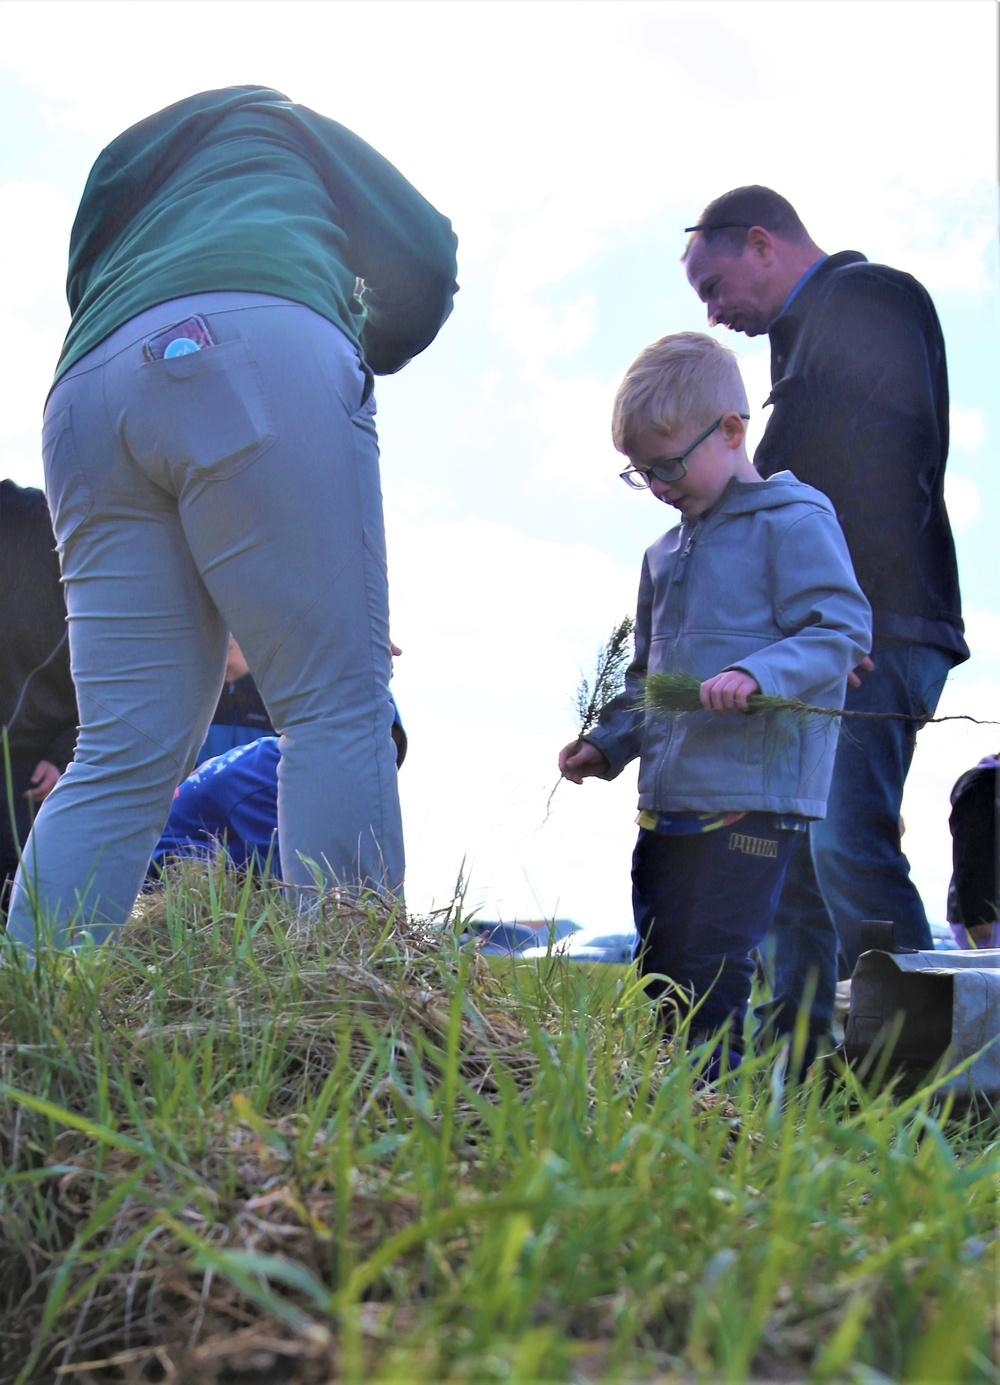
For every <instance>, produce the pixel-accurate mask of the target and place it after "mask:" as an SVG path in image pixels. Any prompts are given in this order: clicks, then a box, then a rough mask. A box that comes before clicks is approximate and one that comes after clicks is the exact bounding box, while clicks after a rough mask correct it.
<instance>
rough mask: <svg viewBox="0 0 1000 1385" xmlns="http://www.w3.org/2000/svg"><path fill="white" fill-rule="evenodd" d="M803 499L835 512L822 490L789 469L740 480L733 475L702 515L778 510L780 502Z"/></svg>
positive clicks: (713, 516) (785, 502)
mask: <svg viewBox="0 0 1000 1385" xmlns="http://www.w3.org/2000/svg"><path fill="white" fill-rule="evenodd" d="M803 502H806V503H808V504H810V505H814V506H815V507H816V508H817V509H820V510H825V511H826V512H827V514H831V515H832V514H834V508H833V506H832V505H831V504H830V502H829V500H828V499H827V498H826V496H825V495H823V493H822V492H821V491H817V490H816V489H815V488H814V487H813V486H807V485H806V484H805V482H804V481H799V480H798V479H797V478H796V477H795V476H793V475H792V473H791V472H790V471H776V472H775V473H774V475H773V476H769V477H768V478H767V480H766V481H740V480H739V479H738V478H737V477H735V476H734V477H733V479H732V480H731V481H730V482H729V485H728V486H727V487H726V489H725V490H724V491H723V492H722V495H721V496H720V497H719V499H718V500H717V501H716V503H715V505H713V507H712V508H711V510H709V511H708V513H707V514H706V515H705V516H704V519H705V520H709V519H715V518H716V517H717V516H722V515H749V514H755V513H756V512H757V511H758V510H778V509H780V508H781V507H782V506H783V505H800V504H802V503H803Z"/></svg>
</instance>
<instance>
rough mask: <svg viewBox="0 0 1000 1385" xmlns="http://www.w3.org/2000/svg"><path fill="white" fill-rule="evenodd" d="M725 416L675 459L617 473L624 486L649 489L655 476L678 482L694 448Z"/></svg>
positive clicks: (633, 467) (659, 478) (684, 472)
mask: <svg viewBox="0 0 1000 1385" xmlns="http://www.w3.org/2000/svg"><path fill="white" fill-rule="evenodd" d="M725 416H726V415H725V414H720V415H719V417H718V418H717V419H716V420H715V422H714V423H712V424H710V425H709V426H708V427H707V428H706V429H705V431H704V433H699V434H698V436H697V437H696V438H695V440H694V442H693V443H691V444H690V446H689V447H685V449H684V451H683V452H678V453H677V455H676V456H675V457H660V458H658V459H657V461H655V462H653V463H652V465H651V466H643V467H639V466H630V467H626V468H625V470H624V471H621V472H619V473H618V474H619V475H620V476H621V478H622V480H623V481H624V482H625V484H626V486H631V487H632V489H633V490H634V491H643V490H648V489H649V484H650V477H651V476H655V477H656V479H657V480H658V481H666V482H670V481H679V480H680V479H681V478H682V477H683V476H686V475H687V459H688V457H690V455H691V453H692V452H693V451H694V450H695V448H696V447H700V446H701V444H702V443H703V442H704V441H705V439H706V438H708V437H711V435H712V434H713V433H714V432H715V430H716V428H718V426H719V424H720V423H721V422H722V420H723V419H724V418H725ZM740 418H742V419H743V421H744V422H745V423H746V422H748V421H749V419H750V415H749V414H740Z"/></svg>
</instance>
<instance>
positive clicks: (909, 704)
mask: <svg viewBox="0 0 1000 1385" xmlns="http://www.w3.org/2000/svg"><path fill="white" fill-rule="evenodd" d="M872 659H873V660H874V663H875V669H874V672H872V673H862V675H861V677H862V683H861V687H860V688H848V690H847V701H846V703H845V707H846V709H847V710H848V711H857V712H896V713H904V714H905V715H906V716H908V717H914V718H920V717H924V716H932V715H933V713H934V710H935V708H936V707H937V704H938V700H939V699H940V696H941V690H942V689H943V687H944V683H945V679H946V678H947V676H948V672H949V670H950V669H951V667H952V664H953V660H952V657H951V656H950V655H948V654H946V653H944V651H943V650H940V649H934V648H932V647H930V646H927V645H914V644H904V643H902V642H900V641H895V640H876V642H875V648H874V649H873V651H872ZM916 737H917V722H916V721H915V720H913V721H902V720H901V721H894V720H887V721H865V720H860V719H859V720H854V719H850V718H848V719H845V721H844V723H843V729H842V731H841V735H840V743H839V745H838V747H837V760H836V764H835V766H834V771H833V783H832V785H831V787H830V798H829V802H828V805H827V816H826V818H825V819H824V820H822V821H820V822H814V823H813V824H812V826H811V827H810V831H809V837H810V844H811V852H807V851H805V850H803V849H800V850H798V851H797V852H796V853H795V855H794V858H793V861H792V864H791V866H790V868H789V871H788V876H787V879H786V882H785V888H784V891H783V893H782V897H781V903H780V905H779V906H778V912H777V914H776V915H775V919H774V927H773V930H772V933H773V938H774V987H773V996H774V998H773V1000H772V1002H771V1003H770V1004H769V1005H767V1006H761V1007H759V1009H758V1012H757V1019H758V1022H759V1027H758V1031H757V1033H758V1041H763V1040H765V1039H766V1037H767V1032H768V1030H769V1032H770V1033H772V1034H773V1033H779V1034H781V1033H788V1032H790V1031H791V1029H792V1028H793V1026H794V1023H795V1016H796V1014H797V1012H798V1009H799V1006H800V1005H801V1004H802V1000H803V997H804V995H805V994H806V988H807V986H808V985H809V984H810V977H812V982H811V984H813V985H814V987H815V991H814V1000H813V1005H812V1010H811V1013H810V1024H809V1033H810V1036H811V1038H812V1039H814V1040H815V1039H818V1038H821V1037H824V1036H826V1035H827V1034H828V1033H829V1027H830V1020H831V1018H832V1015H833V995H834V988H835V985H836V979H837V971H836V967H837V952H838V947H839V952H840V954H841V956H842V959H843V968H842V969H843V971H844V973H845V974H846V975H847V976H849V975H850V974H851V972H852V971H853V970H854V966H855V963H856V962H857V960H858V957H859V956H860V953H861V923H862V921H863V920H865V919H891V920H892V921H893V922H894V923H895V925H896V937H897V939H898V941H899V942H900V943H901V944H902V945H904V946H906V947H913V948H918V949H921V950H925V949H930V948H931V947H933V941H932V938H931V932H930V928H929V927H928V924H927V915H926V913H925V912H924V906H923V902H922V900H921V898H920V895H919V894H918V893H917V889H916V886H915V885H914V884H913V881H912V880H911V879H910V865H909V862H908V861H907V859H906V857H905V855H904V854H903V851H902V847H901V844H900V837H899V812H900V807H901V805H902V801H903V785H904V783H905V781H906V776H907V773H908V772H909V768H910V763H911V761H912V759H913V749H914V745H915V743H916ZM834 930H835V931H834Z"/></svg>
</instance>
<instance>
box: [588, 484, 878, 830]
mask: <svg viewBox="0 0 1000 1385" xmlns="http://www.w3.org/2000/svg"><path fill="white" fill-rule="evenodd" d="M870 648H871V609H870V607H869V605H868V602H867V601H866V600H865V597H864V596H863V595H862V593H861V589H860V587H859V586H858V584H857V582H856V580H855V577H854V571H853V568H852V567H851V559H850V557H849V555H848V552H847V545H846V543H845V541H844V536H843V534H842V532H841V529H840V525H839V524H838V523H837V519H836V516H835V514H834V511H833V506H832V505H831V504H830V502H829V500H827V498H826V496H825V495H822V494H821V493H820V492H819V491H817V490H814V489H813V488H812V487H811V486H806V485H804V484H803V483H802V482H801V481H797V480H796V479H795V477H794V476H793V475H792V473H791V472H790V471H782V472H778V473H776V474H775V475H774V476H772V477H770V479H769V480H767V481H763V482H752V481H750V482H747V481H739V480H737V479H735V478H734V479H733V480H732V481H731V482H730V483H729V485H728V486H727V487H726V490H725V491H724V492H723V495H722V496H721V498H720V499H719V501H718V502H717V503H716V505H715V506H713V508H712V509H711V510H710V511H709V512H708V514H707V515H705V516H703V517H701V518H700V519H699V520H696V521H693V522H691V523H688V522H687V521H685V522H684V523H682V524H680V525H679V526H678V527H677V528H676V529H671V530H670V531H669V533H666V534H664V535H663V537H662V538H660V539H658V540H657V541H656V543H654V544H653V545H652V546H651V547H650V548H649V549H648V550H647V552H646V556H645V559H644V561H643V568H642V580H641V582H640V584H639V606H638V613H637V616H636V636H635V658H634V660H633V661H632V664H631V666H630V668H629V671H628V674H627V676H626V682H625V691H624V692H623V693H622V694H621V696H620V697H618V698H616V699H615V701H614V702H613V703H612V704H611V706H610V707H609V708H608V710H607V711H606V712H605V714H604V716H603V717H602V718H601V722H600V725H599V726H598V727H597V729H596V730H594V731H592V732H590V733H589V734H588V735H587V736H586V740H588V741H590V742H591V743H592V744H593V745H596V746H597V747H598V749H599V750H601V751H602V752H603V753H604V755H605V756H606V757H607V759H608V763H609V770H608V773H607V774H606V775H605V776H604V777H605V778H607V779H614V778H615V777H616V775H618V774H620V773H621V771H622V770H623V769H624V768H625V766H626V765H627V764H628V763H629V761H631V760H633V759H635V757H636V755H639V756H641V765H640V770H639V806H640V808H646V809H655V810H658V811H660V812H671V813H676V812H722V811H725V812H739V811H745V812H751V811H772V812H777V813H790V814H799V815H801V816H804V817H812V818H820V817H825V815H826V800H827V795H828V793H829V789H830V779H831V776H832V774H833V760H834V755H835V753H836V748H837V735H838V727H837V724H836V723H832V724H831V723H830V722H829V720H826V719H823V718H818V717H808V718H805V719H802V718H796V717H793V716H790V715H789V714H788V713H786V712H768V713H753V714H750V715H746V714H743V713H739V712H726V713H716V712H700V711H699V712H685V713H683V714H682V715H680V716H672V717H671V716H665V715H663V714H661V713H654V712H649V713H645V714H644V713H643V712H642V711H638V710H636V708H637V705H638V703H639V701H640V700H641V696H642V679H643V678H644V677H645V675H646V674H647V673H661V672H669V673H675V672H684V673H690V674H695V675H696V676H697V677H698V678H700V679H705V678H711V677H713V676H714V675H715V674H717V673H721V672H722V671H723V670H724V669H732V668H737V669H741V670H743V671H744V672H746V673H748V674H750V676H751V677H752V678H755V679H756V680H757V683H758V685H759V686H760V690H761V692H763V693H769V694H774V695H777V696H779V697H795V698H800V699H801V700H802V701H804V702H809V703H812V704H813V705H816V706H821V707H837V708H840V707H842V706H843V705H844V693H845V688H846V682H847V674H848V671H849V670H850V669H852V668H854V667H855V665H856V664H857V663H858V662H859V660H860V659H861V658H862V657H863V656H864V655H865V654H867V653H868V651H869V649H870Z"/></svg>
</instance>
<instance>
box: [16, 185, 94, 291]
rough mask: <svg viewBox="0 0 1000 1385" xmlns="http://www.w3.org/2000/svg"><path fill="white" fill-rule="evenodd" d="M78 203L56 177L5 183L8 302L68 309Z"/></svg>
mask: <svg viewBox="0 0 1000 1385" xmlns="http://www.w3.org/2000/svg"><path fill="white" fill-rule="evenodd" d="M74 213H75V208H74V207H73V206H72V205H71V204H70V202H69V200H68V198H66V197H65V196H64V195H63V193H62V192H60V190H59V189H58V188H56V187H53V185H52V184H51V183H25V182H17V181H10V182H6V183H3V184H0V260H2V263H3V265H4V276H3V287H2V295H3V303H4V306H5V307H6V308H8V309H20V310H24V309H33V308H35V307H37V306H38V304H39V303H40V302H44V303H46V304H47V305H49V306H51V305H55V306H56V307H57V308H58V309H59V310H61V311H62V312H64V313H65V311H66V288H65V284H66V254H67V251H68V249H69V233H70V227H71V226H72V224H73V216H74Z"/></svg>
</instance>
